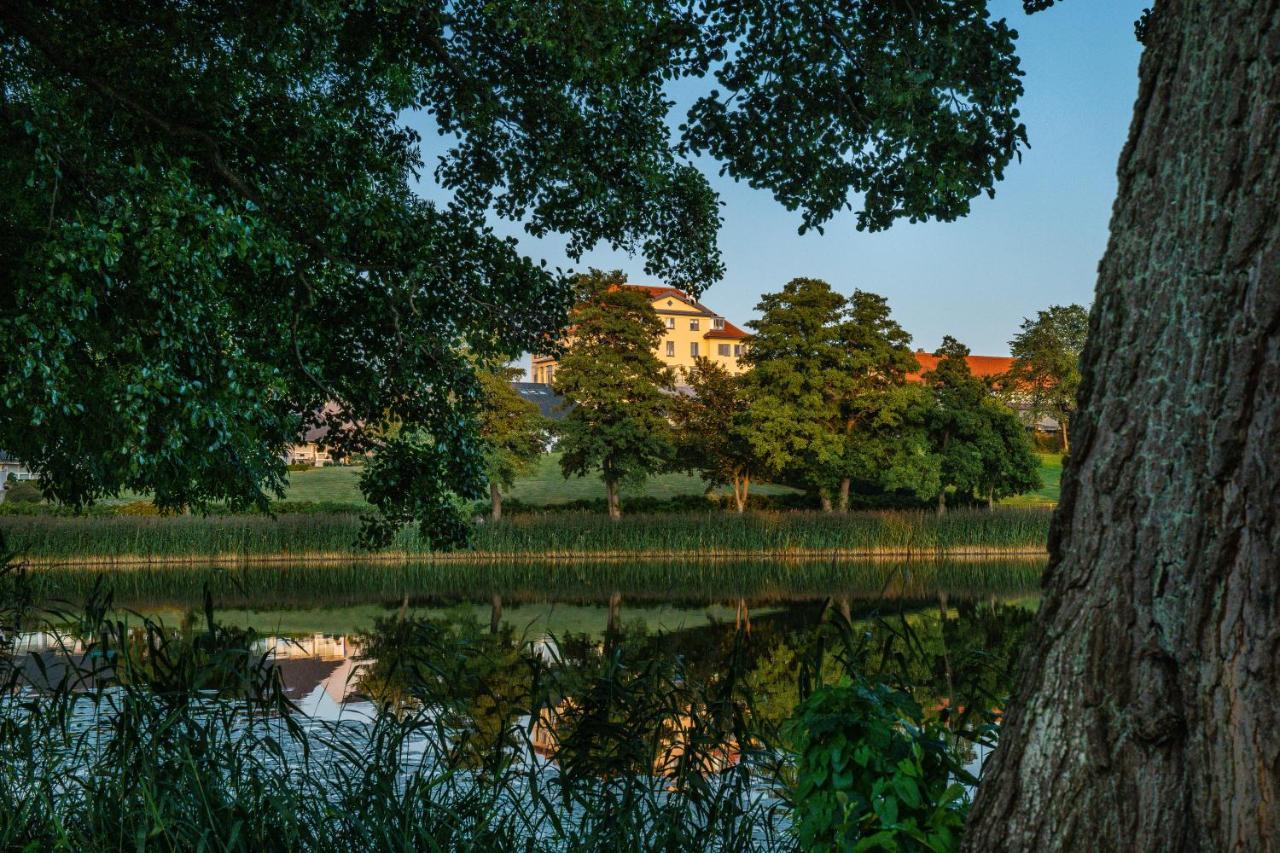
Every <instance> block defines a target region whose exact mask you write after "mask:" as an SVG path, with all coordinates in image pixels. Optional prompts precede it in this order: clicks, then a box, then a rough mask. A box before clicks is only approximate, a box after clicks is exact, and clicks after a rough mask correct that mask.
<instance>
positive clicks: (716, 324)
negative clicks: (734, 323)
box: [711, 317, 724, 330]
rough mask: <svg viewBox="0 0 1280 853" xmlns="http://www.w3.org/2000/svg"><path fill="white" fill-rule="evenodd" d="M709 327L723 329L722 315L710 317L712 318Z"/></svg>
mask: <svg viewBox="0 0 1280 853" xmlns="http://www.w3.org/2000/svg"><path fill="white" fill-rule="evenodd" d="M711 328H713V329H716V330H720V329H723V328H724V318H723V317H712V318H711Z"/></svg>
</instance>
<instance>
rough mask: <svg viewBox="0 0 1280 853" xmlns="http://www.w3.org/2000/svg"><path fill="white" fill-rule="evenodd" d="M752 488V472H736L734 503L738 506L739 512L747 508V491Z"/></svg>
mask: <svg viewBox="0 0 1280 853" xmlns="http://www.w3.org/2000/svg"><path fill="white" fill-rule="evenodd" d="M750 488H751V475H750V474H734V475H733V503H734V506H735V507H737V510H738V512H740V513H741V512H745V511H746V509H747V492H748V491H749V490H750Z"/></svg>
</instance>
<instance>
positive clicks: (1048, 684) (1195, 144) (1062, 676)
mask: <svg viewBox="0 0 1280 853" xmlns="http://www.w3.org/2000/svg"><path fill="white" fill-rule="evenodd" d="M1151 22H1152V28H1151V30H1150V31H1149V34H1148V37H1147V41H1148V44H1149V47H1148V49H1147V51H1146V54H1145V55H1144V57H1143V59H1142V71H1141V88H1140V92H1139V95H1138V101H1137V105H1136V111H1135V115H1134V121H1133V126H1132V129H1131V132H1130V137H1129V142H1128V144H1127V145H1126V147H1125V150H1124V153H1123V154H1122V156H1121V160H1120V168H1119V178H1120V185H1119V196H1118V198H1117V200H1116V203H1115V207H1114V209H1113V213H1112V221H1111V239H1110V243H1109V245H1108V247H1107V253H1106V256H1105V257H1104V258H1103V261H1102V264H1101V266H1100V268H1099V278H1098V290H1097V298H1096V300H1095V301H1094V304H1093V316H1092V318H1091V320H1090V333H1089V341H1088V344H1087V346H1086V348H1085V352H1084V356H1083V359H1082V362H1083V384H1082V386H1081V390H1080V403H1081V406H1080V409H1079V412H1078V414H1077V415H1076V418H1077V422H1076V423H1075V424H1074V427H1075V449H1074V450H1073V451H1072V454H1071V456H1070V457H1069V461H1068V463H1067V470H1066V472H1065V474H1064V477H1063V492H1062V501H1061V503H1060V504H1059V507H1058V511H1057V514H1056V515H1055V517H1054V521H1053V526H1052V530H1051V533H1050V539H1049V548H1050V553H1051V559H1050V564H1049V567H1048V569H1047V570H1046V572H1045V580H1044V585H1045V594H1044V599H1043V605H1042V607H1041V610H1040V614H1039V616H1038V617H1037V623H1036V627H1035V629H1034V631H1033V632H1032V635H1031V637H1030V639H1029V641H1028V643H1027V652H1026V655H1025V657H1024V658H1023V664H1022V669H1021V672H1020V675H1019V682H1018V687H1017V688H1016V690H1015V691H1014V695H1013V697H1012V701H1011V702H1010V707H1009V713H1008V715H1007V717H1006V720H1005V724H1004V730H1003V734H1002V737H1001V740H1000V745H999V747H998V749H997V750H996V751H995V754H994V757H993V758H992V760H991V763H990V765H989V767H988V770H987V774H986V777H985V778H984V780H983V782H982V784H981V785H980V786H979V791H978V798H977V802H976V804H975V807H974V811H973V817H972V820H971V824H970V827H969V832H968V835H967V837H966V841H965V846H966V848H967V849H969V850H975V851H977V850H981V851H993V850H994V851H999V850H1085V849H1088V850H1138V851H1144V850H1152V851H1154V850H1268V849H1270V850H1275V849H1277V848H1278V847H1280V701H1277V697H1276V685H1277V684H1280V565H1278V562H1280V559H1278V557H1277V555H1280V487H1278V486H1277V483H1280V452H1278V451H1277V448H1280V200H1278V189H1277V188H1280V155H1278V154H1277V152H1278V151H1280V0H1217V2H1213V3H1207V2H1203V0H1158V2H1157V3H1156V5H1155V10H1154V12H1153V15H1152V18H1151Z"/></svg>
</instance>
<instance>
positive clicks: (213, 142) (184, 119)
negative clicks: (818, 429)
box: [0, 0, 1025, 544]
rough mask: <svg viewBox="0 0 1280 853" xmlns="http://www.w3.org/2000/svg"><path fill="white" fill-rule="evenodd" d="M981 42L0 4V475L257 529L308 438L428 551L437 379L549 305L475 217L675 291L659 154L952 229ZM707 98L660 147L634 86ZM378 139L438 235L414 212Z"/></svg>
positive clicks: (660, 105)
mask: <svg viewBox="0 0 1280 853" xmlns="http://www.w3.org/2000/svg"><path fill="white" fill-rule="evenodd" d="M1013 37H1014V34H1013V32H1012V31H1011V30H1010V29H1009V28H1008V26H1007V25H1006V24H1005V23H1004V22H1003V21H993V20H992V19H991V18H990V17H989V15H988V13H987V9H986V3H985V0H920V2H914V3H911V4H883V3H873V2H868V1H867V0H849V2H845V3H840V4H837V5H836V6H834V7H831V8H826V7H823V8H822V9H817V8H816V7H815V8H813V9H809V8H807V7H803V6H797V7H795V8H788V9H787V10H785V14H780V13H779V12H778V10H777V9H775V8H774V7H773V4H770V3H762V2H750V3H745V4H727V5H726V4H720V3H693V4H689V5H684V6H678V7H672V6H671V5H669V4H653V3H639V4H636V3H624V2H614V1H613V0H611V1H610V2H606V3H604V4H603V5H602V4H587V5H583V4H577V3H559V4H555V5H554V6H553V7H544V6H529V5H527V4H520V3H515V4H510V3H506V4H502V3H500V4H492V3H473V2H463V3H452V4H422V3H411V2H388V3H379V4H373V5H370V4H367V3H357V2H351V0H319V2H312V3H305V4H293V5H289V6H287V7H284V8H279V7H277V6H275V5H271V4H247V5H246V4H243V3H230V2H211V3H205V4H202V5H201V6H199V8H196V9H188V8H186V7H183V8H182V9H181V10H180V11H178V10H176V9H167V10H161V11H157V12H155V14H148V15H138V14H135V10H134V9H132V8H131V7H129V6H127V5H118V4H117V5H109V6H106V7H104V6H103V5H102V4H100V3H92V2H86V0H49V2H40V3H35V2H30V1H29V0H18V1H17V2H10V3H6V4H5V5H4V7H3V10H2V12H0V87H2V89H0V104H2V107H0V149H2V150H3V152H4V156H3V157H0V211H2V213H0V446H3V447H4V448H5V449H6V450H8V451H9V452H12V453H14V454H16V455H17V456H18V457H19V458H22V459H23V460H25V461H26V462H28V463H29V464H31V465H32V466H33V467H34V468H35V469H36V470H38V471H39V472H40V473H41V478H42V479H41V485H42V488H44V489H46V492H47V495H48V496H49V497H52V498H55V499H57V500H60V501H64V502H67V503H69V504H72V505H75V506H81V505H83V504H86V503H89V502H93V501H96V500H100V499H103V498H110V497H113V496H117V495H119V494H120V493H121V492H122V491H134V492H146V493H149V494H151V495H152V496H153V497H154V499H155V501H156V503H157V504H158V505H160V506H161V507H164V508H173V509H181V508H186V507H195V508H197V509H199V508H202V507H205V506H210V505H214V504H225V505H228V506H231V507H233V508H240V507H246V506H249V505H256V506H259V507H264V506H265V505H266V504H267V502H268V500H269V499H270V497H271V496H272V495H273V494H274V495H276V496H279V495H280V493H281V490H282V488H283V487H284V485H285V476H284V474H285V472H284V469H283V463H282V461H281V452H282V450H283V448H284V447H285V446H286V445H287V444H289V443H291V442H293V441H295V440H296V439H297V438H298V437H299V435H300V434H301V433H302V432H303V431H304V430H306V429H307V428H309V427H312V426H321V425H323V426H326V427H328V437H327V438H326V439H325V441H326V444H327V445H328V446H329V447H330V449H332V450H333V451H335V452H337V453H340V454H342V455H345V456H349V457H357V456H359V455H361V454H363V453H364V452H365V451H374V452H375V453H376V454H378V455H379V456H385V457H386V458H385V459H384V460H383V461H381V462H375V463H374V464H372V465H370V466H369V468H368V469H367V470H366V472H365V473H366V477H365V480H364V482H365V484H366V486H367V487H368V489H369V490H370V491H369V502H370V504H372V505H373V506H374V507H375V508H376V509H377V510H378V511H379V512H381V513H382V517H381V519H380V520H379V521H378V526H380V527H382V528H387V529H389V528H394V527H395V526H397V525H400V524H402V523H406V522H408V521H417V522H419V524H420V529H421V530H422V531H423V532H424V533H426V532H430V534H431V535H432V536H434V537H435V538H436V539H438V540H439V541H440V542H441V543H451V544H456V541H457V537H458V536H459V535H460V534H461V532H462V528H461V527H460V525H459V524H458V523H457V518H456V509H457V507H456V506H455V504H454V502H453V501H452V499H451V498H450V495H451V494H457V495H462V496H470V495H472V494H473V493H474V492H475V486H476V485H477V478H476V476H475V475H476V472H477V471H478V470H480V469H481V468H482V466H483V461H482V458H483V453H484V450H483V446H482V444H481V443H480V442H479V441H477V439H476V430H477V422H476V421H477V417H478V413H479V409H480V407H479V391H478V388H477V385H476V379H475V376H474V373H473V368H472V365H471V363H470V361H469V359H470V357H471V356H477V355H478V356H480V357H481V358H483V359H486V360H488V359H498V360H501V359H506V358H511V357H514V356H516V355H518V354H519V353H521V352H523V351H529V350H536V349H538V348H539V347H540V345H542V344H543V343H544V342H545V341H547V340H549V339H554V338H555V337H557V336H558V335H559V334H560V333H561V332H562V331H563V328H564V323H565V317H566V313H567V311H568V308H569V306H570V303H571V297H572V293H571V284H570V282H569V281H568V280H567V279H565V278H563V277H561V276H559V275H557V274H555V273H553V272H551V271H548V270H546V269H544V268H542V267H541V266H539V265H537V264H535V263H534V262H532V261H531V260H530V259H529V258H528V257H527V256H524V255H522V254H520V252H519V251H518V249H517V246H516V244H515V241H514V240H507V239H501V238H498V237H497V236H496V235H495V234H494V233H493V232H492V231H491V230H489V229H488V227H487V226H486V225H485V224H484V222H485V217H486V215H489V214H496V215H497V216H499V217H501V218H505V219H507V220H511V221H520V222H523V223H524V224H525V227H526V228H527V230H529V231H530V232H531V233H532V234H534V235H536V236H545V235H548V234H551V233H559V234H563V235H565V236H566V238H567V241H568V250H569V252H570V254H571V255H572V256H574V257H581V255H582V254H583V253H584V252H585V251H586V250H588V249H590V248H591V247H592V246H594V245H596V244H597V243H600V242H604V243H607V244H609V245H611V246H612V247H614V248H616V249H621V250H624V251H629V252H636V253H639V254H642V255H643V256H644V258H645V269H646V271H647V272H648V273H649V274H651V275H653V276H655V277H657V278H660V279H662V280H664V281H666V282H668V283H670V284H672V285H675V286H679V287H683V288H686V289H691V290H694V291H695V292H696V291H698V290H700V289H701V288H702V287H704V286H705V285H707V284H708V283H710V282H713V281H714V280H716V279H717V278H719V277H720V276H721V274H722V273H723V264H722V263H721V260H720V255H719V251H718V249H717V247H716V243H715V238H716V230H717V227H718V224H719V213H718V204H717V199H716V197H715V195H714V193H713V192H712V191H711V190H710V188H709V185H708V183H707V181H706V179H705V178H704V177H703V175H702V174H701V173H700V172H699V171H698V170H697V168H695V167H694V166H693V165H691V164H690V162H689V157H688V155H689V154H690V153H691V152H703V151H706V152H710V153H711V154H712V155H713V156H715V157H716V158H718V159H720V160H721V161H722V163H723V166H724V169H725V170H726V171H727V172H728V173H729V174H730V175H732V176H733V177H735V178H740V179H745V180H747V181H748V182H750V183H751V184H752V185H753V186H758V187H766V188H769V189H771V190H772V191H773V192H774V194H775V195H776V196H777V198H779V199H780V200H781V202H782V203H783V204H784V205H786V206H787V207H788V208H790V209H800V210H802V211H803V220H802V223H803V227H805V228H807V227H810V226H818V227H820V226H821V224H822V223H824V222H826V221H827V220H829V219H830V218H831V217H832V215H833V214H834V213H835V212H836V211H838V210H841V209H843V208H846V207H850V206H851V205H852V203H853V199H855V198H857V199H861V203H862V204H863V209H862V210H861V212H860V213H859V216H858V224H859V227H865V228H872V229H877V228H883V227H887V226H888V225H889V224H890V223H891V222H893V221H894V220H896V219H898V218H903V217H906V218H909V219H912V220H919V219H925V218H932V217H936V218H941V219H951V218H955V217H956V216H959V215H962V214H963V213H965V212H966V211H967V209H968V204H969V199H971V198H973V197H974V196H976V195H977V194H979V193H982V192H987V193H991V192H992V191H993V189H992V188H993V186H994V183H995V181H997V180H999V179H1000V177H1001V176H1002V174H1003V170H1004V168H1005V166H1006V165H1007V164H1008V163H1009V162H1011V160H1012V158H1013V157H1015V156H1016V155H1017V153H1018V151H1019V148H1020V147H1021V146H1022V145H1023V144H1025V140H1024V132H1023V128H1022V126H1021V124H1019V123H1018V120H1017V115H1018V114H1017V110H1016V106H1015V102H1016V100H1017V98H1018V96H1019V95H1020V94H1021V84H1020V82H1019V79H1018V78H1019V76H1020V74H1021V71H1020V70H1019V67H1018V63H1017V60H1016V58H1015V56H1014V54H1013ZM708 77H713V78H714V79H715V81H716V85H717V86H718V87H720V88H719V89H713V90H709V91H706V93H705V94H704V95H703V96H702V97H700V98H698V99H697V100H696V101H695V103H694V104H693V106H692V107H691V109H690V110H689V112H688V115H687V116H686V120H685V121H684V122H683V123H682V124H681V123H678V122H674V121H672V120H671V119H672V116H670V115H669V113H670V110H671V102H670V99H669V96H668V94H667V92H668V88H667V87H668V86H669V85H670V84H671V83H672V82H673V81H676V80H679V79H682V78H686V79H688V78H693V79H701V78H708ZM721 90H723V92H724V93H723V94H722V92H721ZM728 93H734V94H728ZM413 111H417V112H419V113H420V114H422V115H424V116H425V117H426V118H427V119H428V120H429V121H430V122H431V123H433V124H434V126H435V127H436V128H438V129H439V130H440V131H441V133H442V134H443V136H442V139H443V140H445V141H444V142H442V145H441V151H440V156H439V159H438V161H437V162H436V163H435V170H434V175H435V178H436V180H437V182H438V183H439V185H440V187H441V188H442V189H443V190H444V191H445V192H446V193H448V195H449V196H450V199H451V201H450V203H449V204H448V205H447V206H446V207H440V206H436V205H434V204H432V203H430V202H427V201H425V200H423V199H422V198H421V197H420V196H419V195H418V194H417V193H415V192H414V188H413V186H412V184H413V181H414V180H415V179H416V177H417V176H418V175H419V174H420V173H421V172H423V171H425V170H426V168H427V164H426V163H425V162H424V159H423V156H424V155H423V152H422V150H421V146H420V142H421V140H420V139H419V137H418V135H417V133H416V132H415V131H413V130H412V129H411V128H409V127H408V126H406V123H405V120H404V118H403V117H404V116H405V115H406V114H407V113H410V112H413ZM676 133H678V134H679V137H680V138H678V139H677V138H675V134H676ZM918 152H926V153H925V154H920V153H918ZM922 159H923V160H924V161H925V162H922ZM330 403H332V404H335V405H333V406H332V407H331V408H328V409H326V408H324V407H325V405H326V404H330ZM780 416H781V417H782V418H783V419H785V417H786V415H785V413H782V414H781V415H780ZM392 426H398V427H403V428H404V429H406V430H408V431H410V432H415V433H418V434H422V435H429V436H431V439H430V440H429V441H422V442H419V443H417V444H416V445H415V446H414V447H413V448H406V447H396V446H392V445H393V443H394V442H395V441H396V440H397V439H396V434H395V433H396V431H395V430H393V429H391V428H390V427H392ZM771 440H773V441H776V440H777V437H776V436H775V437H774V439H771ZM384 451H385V452H384ZM636 455H637V456H638V457H645V458H648V457H652V456H653V455H655V454H653V453H651V452H649V451H640V452H638V454H636ZM658 455H660V454H658ZM399 463H404V464H405V466H406V467H403V468H400V467H398V465H399ZM646 465H647V461H646V462H645V463H644V464H641V465H639V468H640V469H643V468H645V467H646ZM627 467H628V470H633V469H635V466H631V465H628V466H627ZM635 470H638V469H635ZM384 479H385V480H386V481H385V482H382V481H383V480H384ZM374 538H385V536H384V535H380V536H377V537H374Z"/></svg>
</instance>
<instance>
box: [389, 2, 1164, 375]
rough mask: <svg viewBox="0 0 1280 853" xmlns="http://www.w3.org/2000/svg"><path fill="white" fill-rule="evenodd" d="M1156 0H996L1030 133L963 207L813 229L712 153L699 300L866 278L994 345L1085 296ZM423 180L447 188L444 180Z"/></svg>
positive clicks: (902, 309)
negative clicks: (889, 224) (803, 280)
mask: <svg viewBox="0 0 1280 853" xmlns="http://www.w3.org/2000/svg"><path fill="white" fill-rule="evenodd" d="M1150 3H1151V0H1068V2H1065V3H1063V4H1061V5H1059V6H1056V7H1054V8H1052V9H1050V10H1048V11H1046V12H1042V13H1040V14H1038V15H1033V16H1027V15H1024V14H1023V13H1022V10H1021V0H992V2H991V9H992V14H993V15H994V16H996V17H1001V16H1002V17H1005V18H1008V19H1009V21H1010V22H1011V23H1012V25H1013V26H1014V28H1015V29H1017V30H1018V32H1019V39H1018V53H1019V55H1020V57H1021V59H1022V67H1023V70H1024V71H1025V72H1026V76H1025V77H1024V78H1023V84H1024V86H1025V88H1026V94H1025V95H1024V97H1023V100H1022V103H1021V109H1022V114H1023V121H1024V122H1025V123H1026V125H1027V129H1028V135H1029V137H1030V141H1031V148H1030V150H1028V151H1026V152H1025V153H1024V155H1023V158H1022V162H1021V163H1020V164H1019V163H1015V164H1013V165H1012V166H1011V167H1010V169H1009V170H1008V172H1007V173H1006V177H1005V180H1004V182H1003V183H1001V184H1000V185H999V186H998V187H997V189H996V197H995V198H994V199H987V198H986V197H985V196H983V197H981V198H979V199H976V200H975V201H974V203H973V210H972V212H971V213H970V214H969V216H968V217H967V218H965V219H962V220H959V221H957V222H951V223H924V224H919V225H911V224H907V223H902V224H898V225H895V226H894V227H893V228H891V229H890V230H889V231H885V232H880V233H876V234H868V233H859V232H858V231H857V230H856V229H855V228H854V219H853V214H852V213H846V214H844V215H843V216H840V217H837V218H836V219H835V220H833V221H832V222H830V223H828V225H827V227H826V233H825V234H821V235H820V234H817V233H809V234H805V235H804V236H803V237H802V236H799V235H798V234H797V232H796V229H797V227H798V225H799V217H798V214H792V213H788V212H787V211H786V210H784V209H783V208H782V207H781V206H780V205H779V204H778V203H777V202H775V201H774V200H773V198H772V196H770V195H769V194H768V193H767V192H764V191H760V190H753V189H751V188H749V187H747V186H746V185H745V184H735V183H734V182H733V181H732V180H730V179H728V178H721V177H719V176H718V175H717V174H716V169H715V166H714V164H713V163H708V164H706V166H705V171H706V173H707V175H708V177H709V178H710V179H711V182H712V186H713V187H715V189H716V190H717V191H718V192H719V193H720V196H721V200H722V201H723V204H724V206H723V208H722V215H723V217H724V225H723V227H722V229H721V233H720V247H721V250H722V252H723V253H724V260H725V266H726V275H725V278H724V279H723V280H722V281H720V282H718V283H717V284H715V285H713V286H712V287H711V288H710V289H708V290H707V291H706V293H705V294H704V296H703V301H704V302H705V303H706V304H707V305H709V306H710V307H712V308H713V309H715V310H716V311H719V312H721V313H723V314H724V315H725V316H727V317H728V318H729V319H730V320H731V321H733V322H736V323H739V324H741V323H743V322H745V321H747V320H750V319H752V318H753V317H754V316H756V313H755V311H754V310H753V309H754V306H755V305H756V303H757V301H758V300H759V298H760V295H761V294H762V293H765V292H768V291H770V290H777V289H779V288H780V287H781V286H782V285H783V284H784V283H785V282H786V281H788V280H789V279H791V278H794V277H796V276H811V277H816V278H822V279H825V280H826V281H828V282H830V283H831V284H832V285H833V286H834V287H835V288H836V289H837V290H839V291H841V292H843V293H850V292H852V291H853V289H854V288H855V287H856V288H861V289H863V290H871V291H874V292H876V293H880V294H883V295H884V296H886V297H888V299H889V304H890V306H891V307H892V309H893V312H894V316H895V317H896V318H897V320H898V322H900V323H901V324H902V325H903V326H904V327H905V328H906V329H907V331H908V332H910V333H911V334H912V336H913V338H914V344H915V345H916V346H919V347H922V348H924V349H928V350H932V349H933V348H934V347H935V346H937V344H938V343H939V341H940V340H941V338H942V336H943V335H946V334H950V335H953V336H955V337H957V338H959V339H960V340H961V341H963V342H965V343H966V344H968V345H969V347H970V349H972V350H973V351H974V352H975V353H979V354H986V355H1004V354H1007V353H1008V340H1009V338H1010V337H1011V336H1012V335H1013V334H1014V332H1016V331H1017V328H1018V325H1019V323H1020V322H1021V320H1022V318H1023V317H1025V316H1031V315H1034V313H1035V312H1036V311H1037V310H1038V309H1041V308H1044V307H1045V306H1047V305H1050V304H1065V303H1070V302H1079V303H1081V304H1088V303H1089V302H1090V301H1091V300H1092V296H1093V288H1094V279H1095V276H1096V273H1097V266H1098V261H1099V260H1100V259H1101V257H1102V252H1103V249H1104V248H1105V246H1106V238H1107V224H1108V219H1109V217H1110V212H1111V202H1112V199H1113V197H1114V195H1115V188H1116V178H1115V170H1116V162H1117V160H1118V158H1119V154H1120V149H1121V148H1122V147H1123V145H1124V141H1125V138H1126V134H1127V132H1128V128H1129V119H1130V115H1131V113H1132V109H1133V102H1134V98H1135V96H1136V94H1137V68H1138V59H1139V56H1140V53H1141V45H1139V44H1138V43H1137V41H1136V39H1135V38H1134V35H1133V22H1134V20H1135V19H1137V18H1138V16H1139V15H1140V14H1141V12H1142V9H1143V8H1144V7H1145V6H1148V5H1150ZM413 123H414V124H417V122H413ZM424 136H425V137H426V138H428V139H429V138H431V136H430V135H426V134H424ZM428 177H429V174H428ZM421 190H422V191H423V193H424V194H425V195H427V196H428V197H437V198H438V197H439V195H438V190H436V189H435V188H433V187H425V186H424V187H422V188H421ZM494 225H495V227H496V229H497V230H498V231H499V232H500V233H504V234H511V235H513V236H516V237H517V238H518V239H519V241H520V244H521V247H522V248H523V249H524V251H526V252H527V253H528V254H530V255H531V256H533V257H534V258H536V259H544V260H546V262H547V263H548V264H549V265H551V266H553V267H561V268H566V269H567V268H571V267H572V268H577V269H582V268H585V267H588V266H595V267H601V268H605V269H622V270H624V271H626V272H628V273H629V274H630V276H631V280H632V281H636V282H639V283H658V282H652V281H650V280H648V279H647V278H646V277H645V276H644V275H643V268H644V264H643V261H642V260H641V259H640V258H633V257H628V256H627V255H625V254H622V253H618V252H613V251H611V250H609V249H608V248H607V247H601V248H600V249H598V250H595V251H592V252H588V253H587V254H586V255H585V256H584V257H583V258H582V259H581V260H580V261H578V262H576V263H574V262H571V261H570V260H569V258H568V257H567V256H566V255H565V253H564V241H563V240H562V239H559V238H548V239H543V240H537V239H534V238H532V237H530V236H528V235H527V234H525V233H524V232H523V231H522V230H521V228H520V226H519V225H517V224H512V223H498V222H495V223H494Z"/></svg>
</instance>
